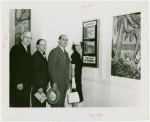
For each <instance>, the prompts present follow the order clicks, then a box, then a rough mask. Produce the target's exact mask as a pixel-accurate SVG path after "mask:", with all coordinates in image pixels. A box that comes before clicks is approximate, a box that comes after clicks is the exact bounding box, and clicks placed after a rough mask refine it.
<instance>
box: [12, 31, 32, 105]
mask: <svg viewBox="0 0 150 122" xmlns="http://www.w3.org/2000/svg"><path fill="white" fill-rule="evenodd" d="M21 40H22V41H21V43H20V44H16V45H14V46H13V47H12V49H11V51H10V107H29V106H30V91H31V81H32V58H31V53H30V51H29V45H30V43H31V40H32V35H31V32H30V31H25V32H23V33H22V35H21Z"/></svg>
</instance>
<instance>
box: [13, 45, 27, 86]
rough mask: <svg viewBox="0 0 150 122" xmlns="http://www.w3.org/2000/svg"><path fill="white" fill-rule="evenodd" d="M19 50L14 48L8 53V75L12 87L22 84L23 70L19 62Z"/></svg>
mask: <svg viewBox="0 0 150 122" xmlns="http://www.w3.org/2000/svg"><path fill="white" fill-rule="evenodd" d="M20 55H21V54H20V50H19V48H18V47H17V46H14V47H13V48H12V49H11V51H10V74H11V79H13V80H12V81H13V85H14V86H16V85H18V84H20V83H22V78H23V73H24V72H23V69H22V65H21V63H22V62H21V61H20Z"/></svg>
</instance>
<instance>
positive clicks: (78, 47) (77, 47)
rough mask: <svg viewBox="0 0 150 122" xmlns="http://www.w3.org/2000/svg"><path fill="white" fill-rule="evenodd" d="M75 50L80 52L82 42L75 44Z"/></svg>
mask: <svg viewBox="0 0 150 122" xmlns="http://www.w3.org/2000/svg"><path fill="white" fill-rule="evenodd" d="M75 50H76V51H77V52H80V51H81V44H76V45H75Z"/></svg>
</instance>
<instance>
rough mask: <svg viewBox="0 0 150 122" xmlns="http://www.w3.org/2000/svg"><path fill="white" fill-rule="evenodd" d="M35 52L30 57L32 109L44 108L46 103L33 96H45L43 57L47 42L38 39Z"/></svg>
mask: <svg viewBox="0 0 150 122" xmlns="http://www.w3.org/2000/svg"><path fill="white" fill-rule="evenodd" d="M36 46H37V51H36V52H35V53H34V54H33V56H32V65H33V78H32V80H33V81H32V83H33V84H32V86H33V90H32V107H46V101H44V102H43V103H41V102H40V101H39V100H38V99H37V98H36V97H35V96H34V94H35V93H37V92H39V93H40V94H42V93H44V94H46V90H47V86H48V83H49V74H48V62H47V59H46V56H45V51H46V49H47V42H46V41H45V40H44V39H39V40H38V41H37V43H36Z"/></svg>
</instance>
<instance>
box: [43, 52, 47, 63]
mask: <svg viewBox="0 0 150 122" xmlns="http://www.w3.org/2000/svg"><path fill="white" fill-rule="evenodd" d="M45 54H46V53H45V52H43V56H44V58H45V59H46V56H45ZM46 61H47V60H46Z"/></svg>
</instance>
